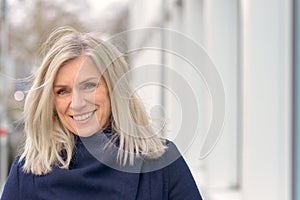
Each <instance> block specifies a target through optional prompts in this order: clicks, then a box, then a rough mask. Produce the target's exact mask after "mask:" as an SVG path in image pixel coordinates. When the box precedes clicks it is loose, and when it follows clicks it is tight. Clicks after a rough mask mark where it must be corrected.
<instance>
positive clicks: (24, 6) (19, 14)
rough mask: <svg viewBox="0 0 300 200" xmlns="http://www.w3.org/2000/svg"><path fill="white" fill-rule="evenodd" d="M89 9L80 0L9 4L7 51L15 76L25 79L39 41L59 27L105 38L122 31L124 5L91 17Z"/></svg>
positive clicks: (40, 42)
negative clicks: (105, 35) (101, 34)
mask: <svg viewBox="0 0 300 200" xmlns="http://www.w3.org/2000/svg"><path fill="white" fill-rule="evenodd" d="M99 3H101V1H99ZM92 6H93V5H91V4H90V3H89V1H82V0H72V1H64V0H51V1H48V0H30V1H29V0H16V1H15V3H14V4H11V5H10V8H9V11H10V14H9V21H10V23H9V29H10V30H9V34H10V35H9V48H10V57H11V58H12V59H13V62H14V63H15V66H16V73H17V74H16V77H24V76H27V75H28V73H29V72H30V71H31V70H32V67H34V66H36V64H37V58H38V53H39V49H40V47H41V45H42V43H43V41H45V40H46V38H47V37H48V36H49V33H50V32H51V31H52V30H54V29H55V28H57V27H59V26H72V27H74V28H76V29H79V30H81V31H97V32H102V33H104V34H107V35H111V34H115V33H118V32H121V31H123V30H125V29H126V27H127V17H128V15H127V13H128V11H127V7H126V6H124V5H121V4H120V5H118V4H114V5H111V6H109V8H108V10H107V12H105V13H104V12H103V11H101V12H95V11H94V12H93V16H91V13H92V12H91V10H92V9H94V8H92ZM108 13H109V14H108Z"/></svg>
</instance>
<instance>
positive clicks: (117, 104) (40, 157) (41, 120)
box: [20, 27, 166, 175]
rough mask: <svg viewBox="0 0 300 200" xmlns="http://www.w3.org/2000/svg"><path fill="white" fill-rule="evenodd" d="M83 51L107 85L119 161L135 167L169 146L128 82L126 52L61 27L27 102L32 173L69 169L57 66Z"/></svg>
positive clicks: (70, 143) (69, 143)
mask: <svg viewBox="0 0 300 200" xmlns="http://www.w3.org/2000/svg"><path fill="white" fill-rule="evenodd" d="M82 54H85V55H87V56H89V57H90V58H91V59H92V60H93V62H94V63H95V64H96V66H97V67H98V68H99V70H100V72H101V74H102V76H103V78H104V79H105V81H106V83H107V87H108V90H109V95H110V99H111V112H112V113H111V116H112V117H111V125H112V130H113V134H114V138H116V137H117V138H118V143H119V149H118V154H117V160H118V162H119V164H120V165H125V164H127V163H129V164H130V165H133V164H134V160H135V158H136V157H137V156H143V157H145V158H148V159H156V158H159V157H160V156H162V155H163V153H164V152H165V150H166V145H165V139H163V138H161V137H160V136H159V135H157V134H155V133H154V131H153V129H152V128H151V126H150V123H149V119H148V116H147V114H146V112H145V109H144V107H143V104H142V103H141V101H139V100H138V98H137V96H136V95H135V94H134V92H133V91H132V89H131V88H130V86H129V80H128V77H127V74H126V73H127V72H128V66H127V63H126V61H125V59H124V57H123V55H122V54H121V53H120V52H119V51H118V50H117V49H116V48H115V47H114V46H113V45H112V44H110V43H108V42H105V41H103V40H101V39H99V38H98V37H96V36H94V35H93V34H91V33H82V32H78V31H77V30H75V29H73V28H70V27H62V28H58V29H56V30H55V31H54V32H53V33H51V34H50V36H49V38H48V39H47V41H46V42H45V43H44V45H43V46H42V51H41V56H42V57H43V60H42V62H41V65H40V68H39V70H38V71H37V72H36V73H35V74H34V79H33V83H32V86H31V88H30V89H29V91H28V94H27V97H26V100H25V104H24V123H25V132H26V140H25V143H24V149H23V153H22V154H21V157H20V160H23V159H24V160H25V163H24V166H23V170H24V171H25V172H27V173H29V172H30V173H33V174H36V175H41V174H47V173H49V172H51V170H52V167H53V166H59V167H60V168H64V169H68V168H69V164H70V161H71V159H72V154H73V150H74V146H75V141H74V134H73V133H71V132H70V131H69V130H68V129H66V128H65V127H64V126H63V124H62V123H61V122H60V120H59V118H58V115H57V114H56V110H55V106H54V97H53V83H54V80H55V77H56V73H57V71H58V69H59V68H60V67H61V66H62V65H63V64H64V63H65V62H67V61H69V60H72V59H76V58H78V57H80V56H81V55H82Z"/></svg>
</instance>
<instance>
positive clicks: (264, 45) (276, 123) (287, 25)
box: [241, 0, 292, 200]
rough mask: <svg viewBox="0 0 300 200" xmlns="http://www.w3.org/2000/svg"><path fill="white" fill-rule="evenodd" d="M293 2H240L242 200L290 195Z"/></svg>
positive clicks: (252, 0) (271, 0)
mask: <svg viewBox="0 0 300 200" xmlns="http://www.w3.org/2000/svg"><path fill="white" fill-rule="evenodd" d="M291 4H292V1H281V0H264V1H261V0H243V1H242V7H241V9H242V10H241V11H242V22H243V27H242V31H243V34H242V44H243V48H242V52H243V70H244V73H243V79H244V81H243V96H244V102H243V104H244V117H243V118H244V122H243V125H244V129H243V133H244V135H243V168H242V171H243V183H242V189H243V199H245V200H247V199H257V200H260V199H261V200H265V199H274V200H277V199H278V200H280V199H291V188H292V186H291V174H290V173H291V155H292V154H291V148H292V145H291V144H292V142H291V134H292V130H291V123H292V118H291V115H292V113H291V105H292V104H291V100H292V96H291V89H292V85H291V80H292V75H291V72H292V64H291V61H292V60H291V58H292V57H291V56H292V44H291V41H292V40H291V31H292V29H291V25H292V19H291V16H292V9H291Z"/></svg>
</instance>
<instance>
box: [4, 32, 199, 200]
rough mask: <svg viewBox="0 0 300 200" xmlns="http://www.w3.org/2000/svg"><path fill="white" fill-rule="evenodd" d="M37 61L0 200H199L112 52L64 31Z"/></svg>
mask: <svg viewBox="0 0 300 200" xmlns="http://www.w3.org/2000/svg"><path fill="white" fill-rule="evenodd" d="M42 56H43V60H42V63H41V66H40V69H39V70H38V72H37V73H36V74H35V77H34V80H33V84H32V87H31V89H30V90H29V92H28V94H27V97H26V101H25V106H24V120H25V132H26V141H25V144H24V150H23V152H22V154H21V155H20V156H18V157H17V158H16V159H15V161H14V163H13V165H12V168H11V170H10V174H9V177H8V180H7V182H6V185H5V187H4V191H3V195H2V198H1V199H2V200H18V199H22V200H24V199H28V200H35V199H51V200H53V199H55V200H59V199H62V200H66V199H72V200H76V199H78V200H82V199H109V200H110V199H124V200H129V199H142V200H145V199H153V200H159V199H180V200H182V199H188V200H191V199H193V200H198V199H201V196H200V193H199V191H198V189H197V186H196V184H195V181H194V179H193V177H192V175H191V173H190V170H189V168H188V167H187V165H186V163H185V161H184V160H183V158H182V156H181V155H180V154H179V152H178V151H177V149H176V147H175V146H174V144H173V143H172V142H169V141H166V140H165V139H163V138H161V137H160V136H159V135H158V134H155V133H154V131H153V130H152V128H151V126H150V125H149V122H148V118H147V115H146V113H145V111H144V108H143V106H142V104H141V103H140V101H138V99H137V98H136V97H135V95H134V93H133V92H132V91H131V89H130V86H129V83H128V79H127V77H126V73H127V70H128V69H127V64H126V62H125V60H124V58H123V57H122V54H121V53H120V52H119V51H118V50H117V49H116V48H115V47H114V46H112V45H111V44H109V43H107V42H104V41H102V40H100V39H98V38H97V37H94V36H93V35H91V34H88V33H81V32H78V31H76V30H74V29H72V28H68V27H64V28H59V29H57V30H56V31H54V32H53V33H52V34H51V35H50V37H49V39H48V40H47V41H46V42H45V44H44V45H43V50H42Z"/></svg>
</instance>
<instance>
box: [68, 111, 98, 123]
mask: <svg viewBox="0 0 300 200" xmlns="http://www.w3.org/2000/svg"><path fill="white" fill-rule="evenodd" d="M95 112H96V110H93V111H92V112H89V113H86V114H83V115H76V116H75V115H74V116H73V119H74V120H75V121H84V120H87V119H88V118H90V117H91V116H92V115H93V114H94V113H95Z"/></svg>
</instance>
